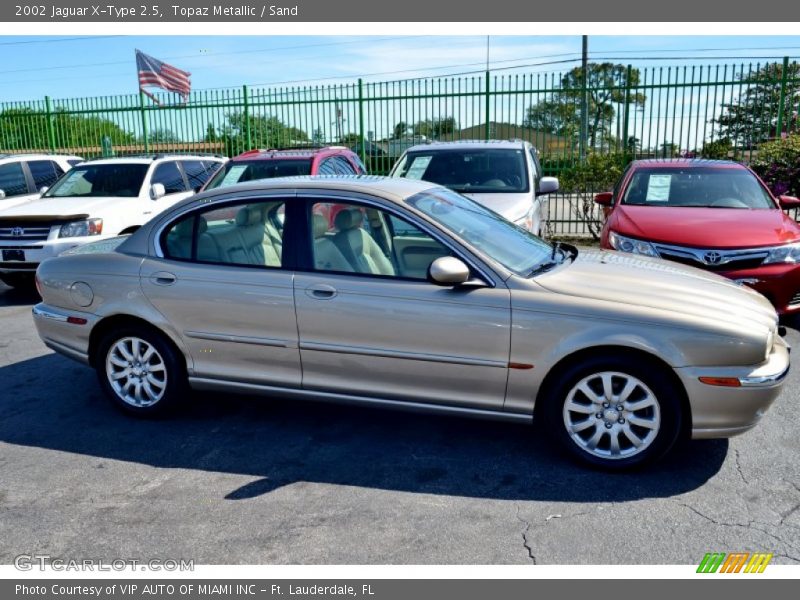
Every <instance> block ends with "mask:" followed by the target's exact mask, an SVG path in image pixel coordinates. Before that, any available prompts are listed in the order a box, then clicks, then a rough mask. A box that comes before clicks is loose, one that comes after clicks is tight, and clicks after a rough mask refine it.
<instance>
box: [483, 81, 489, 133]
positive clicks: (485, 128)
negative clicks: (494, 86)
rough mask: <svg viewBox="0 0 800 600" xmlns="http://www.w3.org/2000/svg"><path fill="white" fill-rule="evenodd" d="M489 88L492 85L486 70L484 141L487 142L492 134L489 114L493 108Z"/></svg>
mask: <svg viewBox="0 0 800 600" xmlns="http://www.w3.org/2000/svg"><path fill="white" fill-rule="evenodd" d="M489 87H490V85H489V70H488V69H487V70H486V125H485V126H484V128H483V139H485V140H488V139H489V136H490V135H491V134H490V128H489V112H490V108H491V103H490V102H489V100H490V97H489Z"/></svg>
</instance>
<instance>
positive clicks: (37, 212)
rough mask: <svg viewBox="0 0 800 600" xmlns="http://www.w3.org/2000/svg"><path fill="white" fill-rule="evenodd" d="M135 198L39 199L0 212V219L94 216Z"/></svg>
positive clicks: (133, 200)
mask: <svg viewBox="0 0 800 600" xmlns="http://www.w3.org/2000/svg"><path fill="white" fill-rule="evenodd" d="M135 201H136V198H120V197H116V196H91V197H85V198H83V197H81V198H78V197H65V198H39V199H38V200H31V201H30V202H26V203H25V204H20V205H18V206H12V207H11V208H9V209H3V210H0V217H31V216H36V217H39V216H45V215H47V216H56V217H57V216H65V215H83V214H88V215H90V216H94V215H95V213H97V212H105V211H106V210H107V209H108V208H109V207H111V206H113V205H115V204H118V203H123V202H135Z"/></svg>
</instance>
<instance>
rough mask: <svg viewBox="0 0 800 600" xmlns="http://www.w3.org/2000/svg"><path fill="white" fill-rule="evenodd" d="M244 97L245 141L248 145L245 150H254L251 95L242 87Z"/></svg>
mask: <svg viewBox="0 0 800 600" xmlns="http://www.w3.org/2000/svg"><path fill="white" fill-rule="evenodd" d="M242 97H243V98H244V139H245V143H246V144H247V148H245V150H252V149H253V132H252V131H251V127H250V95H249V93H248V91H247V86H246V85H243V86H242Z"/></svg>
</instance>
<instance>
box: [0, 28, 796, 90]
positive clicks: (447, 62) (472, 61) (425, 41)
mask: <svg viewBox="0 0 800 600" xmlns="http://www.w3.org/2000/svg"><path fill="white" fill-rule="evenodd" d="M134 48H139V49H141V50H143V51H144V52H147V53H148V54H151V55H153V56H155V57H156V58H159V59H161V60H164V61H166V62H169V63H171V64H173V65H175V66H177V67H180V68H183V69H185V70H188V71H190V72H191V73H192V84H193V87H194V88H195V89H208V88H224V87H235V86H240V85H242V84H245V83H246V84H250V85H257V84H262V85H263V84H275V85H281V84H284V85H285V82H297V84H298V85H312V84H314V83H316V82H320V83H345V82H348V81H352V80H355V79H357V78H358V77H359V76H362V77H364V79H365V80H367V81H381V80H397V79H409V78H415V77H425V76H437V75H446V74H450V73H461V72H464V71H471V70H475V69H482V68H483V65H484V64H485V60H486V37H485V36H388V35H386V36H141V37H139V36H94V37H83V36H51V37H31V36H0V81H2V86H0V102H3V101H12V100H29V99H41V98H42V97H44V96H45V95H50V96H51V97H53V98H70V97H85V96H97V95H115V94H125V93H135V92H136V90H137V84H136V73H135V63H134V53H133V50H134ZM580 49H581V39H580V36H492V37H491V38H490V61H491V64H492V65H493V66H495V67H504V68H508V67H513V66H515V65H526V66H523V67H520V68H519V69H518V72H526V73H527V72H533V71H560V70H563V69H566V68H569V67H570V66H573V64H577V63H566V64H554V65H542V66H530V65H533V64H535V63H541V62H549V61H560V60H569V59H576V58H578V57H579V56H580ZM589 49H590V56H592V57H596V58H597V59H601V58H602V59H604V58H606V57H608V58H610V59H611V60H613V62H620V63H627V62H630V63H632V64H633V65H634V66H651V65H675V64H681V65H682V64H686V65H694V64H703V65H705V64H717V63H720V62H724V63H733V62H736V63H741V62H743V61H742V60H739V59H734V58H731V59H728V60H724V59H722V58H718V57H740V56H747V57H754V60H753V61H752V62H757V59H756V58H755V57H767V56H769V57H777V56H784V55H788V56H794V57H796V56H800V36H613V37H611V36H592V37H590V40H589ZM689 56H699V57H701V59H700V60H688V59H687V58H684V57H689ZM645 57H650V58H649V59H648V60H644V58H645ZM655 57H661V58H668V60H654V58H655ZM744 62H748V61H744ZM505 72H508V71H505ZM511 72H514V71H511Z"/></svg>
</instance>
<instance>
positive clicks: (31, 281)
mask: <svg viewBox="0 0 800 600" xmlns="http://www.w3.org/2000/svg"><path fill="white" fill-rule="evenodd" d="M0 281H2V282H3V283H5V284H6V285H7V286H8V287H12V288H16V289H18V290H24V291H31V290H33V289H35V287H36V279H35V277H34V273H32V272H31V273H3V274H2V275H0Z"/></svg>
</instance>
